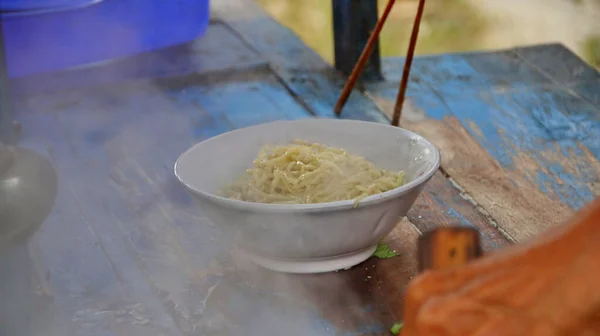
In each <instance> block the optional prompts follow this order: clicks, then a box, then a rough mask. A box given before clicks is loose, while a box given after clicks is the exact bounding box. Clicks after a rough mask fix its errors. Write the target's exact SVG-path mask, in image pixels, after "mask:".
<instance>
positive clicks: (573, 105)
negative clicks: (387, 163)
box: [367, 45, 600, 241]
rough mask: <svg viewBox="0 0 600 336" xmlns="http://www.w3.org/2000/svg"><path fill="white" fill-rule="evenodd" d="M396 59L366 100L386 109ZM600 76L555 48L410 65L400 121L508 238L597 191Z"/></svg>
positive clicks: (564, 214) (548, 222)
mask: <svg viewBox="0 0 600 336" xmlns="http://www.w3.org/2000/svg"><path fill="white" fill-rule="evenodd" d="M402 64H403V60H402V59H388V60H386V62H385V64H384V69H385V70H384V73H385V75H386V79H387V81H386V82H383V83H376V84H373V85H369V87H368V89H367V90H368V91H369V94H370V95H371V96H372V97H373V98H374V100H376V101H377V102H378V103H379V104H380V106H381V107H382V108H383V109H384V110H386V111H388V113H391V109H392V108H393V106H392V104H393V101H394V98H395V92H396V90H397V85H398V82H399V79H400V75H401V74H400V70H399V69H401V66H402ZM599 84H600V74H599V73H598V72H597V71H596V70H594V69H593V68H591V67H589V66H588V65H586V64H585V63H584V62H583V61H582V60H580V59H579V58H577V57H576V56H575V55H574V54H573V53H572V52H570V51H569V50H567V49H566V48H564V47H563V46H561V45H543V46H535V47H526V48H517V49H514V50H506V51H500V52H495V53H471V54H451V55H443V56H430V57H420V58H417V59H415V61H414V64H413V70H412V72H411V82H410V86H409V91H408V94H407V95H408V96H409V98H410V104H409V105H408V107H407V108H406V112H405V115H404V120H403V125H404V126H405V127H407V128H409V129H412V130H415V131H417V132H419V133H421V134H423V135H424V136H426V137H427V138H429V139H431V140H432V141H433V142H435V143H436V145H437V146H439V147H440V148H441V150H442V159H443V162H442V168H443V169H444V171H445V172H446V173H447V174H449V175H450V176H451V177H452V178H453V179H454V180H455V181H456V182H458V184H459V185H461V186H462V187H463V188H464V189H465V191H466V192H467V193H468V194H469V195H471V196H472V197H473V198H474V200H475V201H476V202H478V203H479V205H481V206H482V207H483V209H485V210H486V211H487V212H488V213H489V214H490V215H491V217H492V218H493V219H494V220H495V221H496V222H497V223H498V225H499V226H500V227H501V228H502V229H503V230H504V231H505V232H506V233H507V234H508V235H509V236H510V237H512V238H513V239H514V240H516V241H524V240H526V239H528V238H531V237H532V236H535V235H536V234H538V233H540V232H541V231H544V230H546V229H548V228H549V227H552V226H554V225H556V224H559V223H562V222H564V220H566V219H567V218H568V217H569V216H570V215H571V214H572V212H573V210H576V209H579V208H581V207H582V206H583V205H584V204H586V203H588V202H590V201H591V200H593V199H594V198H595V197H597V196H598V195H599V194H600V187H599V186H600V184H599V183H600V163H599V161H598V160H599V158H600V150H599V149H600V147H599V145H598V144H599V143H600V132H599V131H600V108H598V105H597V102H596V101H595V100H594V99H597V96H594V94H593V92H598V91H599V90H600V86H599Z"/></svg>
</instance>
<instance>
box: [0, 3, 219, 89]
mask: <svg viewBox="0 0 600 336" xmlns="http://www.w3.org/2000/svg"><path fill="white" fill-rule="evenodd" d="M2 10H3V12H4V14H2V24H3V28H4V35H5V37H4V39H5V49H6V58H7V64H8V73H9V76H10V77H12V78H18V77H24V76H30V75H34V74H39V73H44V72H52V71H58V70H64V69H67V68H73V67H80V66H87V65H91V64H93V63H97V62H104V61H109V60H112V59H118V58H123V57H127V56H131V55H135V54H137V53H142V52H147V51H152V50H156V49H160V48H164V47H169V46H173V45H177V44H180V43H185V42H188V41H191V40H193V39H197V38H199V37H200V36H202V35H203V34H204V32H205V31H206V28H207V27H208V23H209V0H5V1H3V2H2ZM7 11H8V12H7Z"/></svg>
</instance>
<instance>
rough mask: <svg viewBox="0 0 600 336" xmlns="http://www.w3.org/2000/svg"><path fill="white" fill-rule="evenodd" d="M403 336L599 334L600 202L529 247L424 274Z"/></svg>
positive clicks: (409, 300)
mask: <svg viewBox="0 0 600 336" xmlns="http://www.w3.org/2000/svg"><path fill="white" fill-rule="evenodd" d="M439 260H442V261H443V259H439ZM447 261H448V260H445V261H444V262H443V263H442V262H440V263H438V265H442V266H444V265H445V264H447ZM434 264H435V263H434ZM450 264H452V263H450ZM455 264H459V262H456V263H455ZM402 335H403V336H430V335H431V336H450V335H452V336H454V335H456V336H470V335H473V336H474V335H477V336H484V335H503V336H512V335H515V336H516V335H528V336H546V335H548V336H562V335H565V336H584V335H585V336H587V335H590V336H591V335H600V199H599V200H596V201H594V202H593V203H592V204H590V205H589V206H587V207H586V208H585V209H583V210H581V211H580V212H579V213H578V214H577V215H576V216H575V217H574V218H573V219H572V220H571V221H570V222H569V223H567V224H564V225H562V226H559V227H556V228H554V229H552V230H550V231H548V232H546V233H545V234H543V235H541V236H539V237H538V238H536V239H534V240H532V241H529V242H527V243H524V244H520V245H514V246H511V247H508V248H506V249H503V250H501V251H498V252H496V253H492V254H490V255H488V256H485V257H482V258H479V259H477V260H475V261H472V262H470V263H468V264H466V265H455V266H452V265H450V266H447V265H446V266H444V267H443V268H440V269H429V270H426V271H424V272H423V273H422V274H421V275H419V276H417V277H416V278H414V279H413V280H412V281H411V282H410V284H409V287H408V290H407V293H406V299H405V319H404V330H403V332H402Z"/></svg>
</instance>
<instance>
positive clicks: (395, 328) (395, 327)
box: [390, 322, 404, 335]
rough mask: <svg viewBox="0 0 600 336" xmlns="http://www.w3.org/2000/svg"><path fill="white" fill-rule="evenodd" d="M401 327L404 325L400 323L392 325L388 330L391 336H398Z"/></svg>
mask: <svg viewBox="0 0 600 336" xmlns="http://www.w3.org/2000/svg"><path fill="white" fill-rule="evenodd" d="M402 327H404V323H402V322H396V323H394V325H393V326H392V327H391V328H390V331H391V332H392V335H398V334H400V331H402Z"/></svg>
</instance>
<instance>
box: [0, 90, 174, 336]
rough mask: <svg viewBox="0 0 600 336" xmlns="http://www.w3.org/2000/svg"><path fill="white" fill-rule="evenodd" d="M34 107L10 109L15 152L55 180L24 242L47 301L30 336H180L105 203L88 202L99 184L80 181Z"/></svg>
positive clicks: (47, 118) (55, 131)
mask: <svg viewBox="0 0 600 336" xmlns="http://www.w3.org/2000/svg"><path fill="white" fill-rule="evenodd" d="M38 102H39V103H41V104H37V103H35V102H20V103H19V104H18V105H17V106H16V111H17V112H18V113H17V115H18V116H19V119H20V120H21V122H22V123H23V125H24V127H25V128H26V129H27V133H26V136H25V137H24V138H23V140H22V142H21V145H23V146H26V147H29V148H33V149H35V150H37V151H39V152H41V153H47V154H48V156H49V157H50V158H51V160H52V161H53V164H54V166H55V168H56V170H57V174H58V176H59V193H58V196H57V200H56V203H55V205H54V208H53V211H52V212H51V214H50V215H49V217H48V218H47V219H46V221H45V222H44V224H43V226H42V227H41V228H40V230H39V231H38V232H37V233H36V234H35V237H34V239H33V240H32V241H31V246H32V248H31V250H32V251H33V252H32V258H33V259H34V260H35V262H34V264H35V268H36V271H37V272H38V275H39V276H40V277H41V289H40V288H37V289H35V288H32V291H39V290H42V291H43V292H44V293H46V295H48V296H50V298H51V300H50V302H49V303H47V304H45V305H44V306H42V307H40V309H39V310H37V311H35V315H34V316H31V318H30V320H29V322H30V324H31V325H32V326H34V327H35V328H34V331H32V332H31V335H64V334H65V333H67V334H68V333H69V332H74V333H83V334H87V335H111V334H114V333H117V332H126V333H128V334H131V335H144V334H147V333H152V334H157V335H180V334H179V331H178V330H177V328H176V327H175V325H174V324H173V321H172V320H171V319H170V317H169V316H168V315H166V313H165V311H164V309H163V307H162V304H161V303H160V302H159V301H158V300H157V299H156V297H155V296H154V294H153V291H152V289H151V288H150V287H149V286H148V284H147V281H146V278H145V275H144V274H143V272H142V270H141V269H140V268H139V265H138V264H137V263H136V261H135V259H134V258H132V257H133V256H131V255H128V253H129V250H128V248H127V245H125V244H123V241H122V240H121V237H122V234H118V233H115V232H114V231H111V228H112V226H111V225H112V224H111V223H113V222H114V220H113V219H112V218H111V217H110V215H109V213H107V208H106V206H107V202H110V201H111V199H110V198H107V199H94V198H93V197H91V198H90V195H94V193H95V192H97V191H95V190H96V189H97V188H98V187H99V186H102V182H101V181H102V179H101V177H100V176H98V175H96V176H89V175H86V174H84V173H89V172H91V171H90V170H87V169H86V168H87V167H85V163H87V162H86V160H84V161H83V163H84V166H82V165H81V164H78V162H77V160H74V159H73V158H72V157H71V154H72V149H73V147H72V146H70V145H69V143H68V139H67V138H65V137H64V135H63V133H62V132H61V129H62V127H61V125H60V124H59V123H58V121H57V120H56V118H55V117H56V116H55V115H54V114H53V113H52V112H51V109H49V108H48V106H47V105H45V104H43V100H38ZM94 182H97V183H94ZM90 191H92V192H91V193H90ZM90 209H95V211H93V212H90V211H89V210H90ZM6 303H7V304H11V305H12V303H10V302H6ZM5 309H12V308H9V307H6V306H4V307H3V308H2V310H3V311H5ZM139 323H141V324H142V325H138V324H139Z"/></svg>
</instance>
